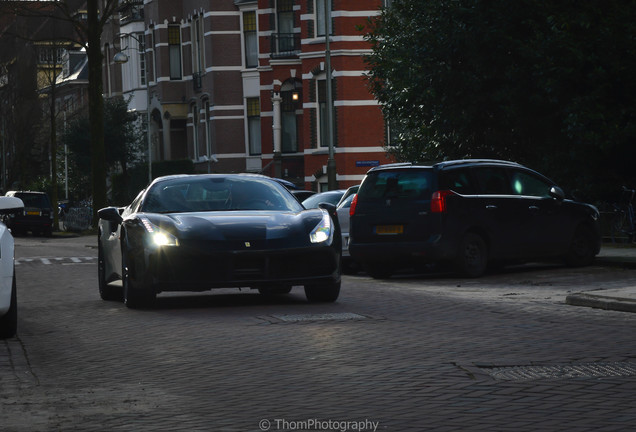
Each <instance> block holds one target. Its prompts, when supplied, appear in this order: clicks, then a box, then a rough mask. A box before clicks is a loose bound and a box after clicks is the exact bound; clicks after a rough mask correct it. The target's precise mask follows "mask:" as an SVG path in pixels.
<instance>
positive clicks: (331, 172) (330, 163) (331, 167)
mask: <svg viewBox="0 0 636 432" xmlns="http://www.w3.org/2000/svg"><path fill="white" fill-rule="evenodd" d="M324 3H325V80H326V83H325V84H326V86H325V93H327V94H326V95H325V96H326V98H325V102H326V103H327V122H326V123H327V124H326V129H327V143H328V144H329V157H328V158H327V187H328V189H329V190H334V189H336V188H337V187H338V186H337V184H336V159H335V158H334V146H333V139H334V138H333V129H334V128H333V94H332V89H331V49H330V47H329V39H330V36H331V34H330V31H329V27H330V26H329V23H330V22H331V10H330V9H331V8H330V6H331V0H324Z"/></svg>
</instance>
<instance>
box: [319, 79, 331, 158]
mask: <svg viewBox="0 0 636 432" xmlns="http://www.w3.org/2000/svg"><path fill="white" fill-rule="evenodd" d="M317 87H318V88H317V90H318V98H317V99H318V113H317V114H318V141H319V143H320V147H328V146H329V142H328V141H327V137H328V135H329V131H328V129H327V81H326V80H324V79H323V80H319V81H318V86H317ZM332 127H333V125H332Z"/></svg>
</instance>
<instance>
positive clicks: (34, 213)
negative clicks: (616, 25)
mask: <svg viewBox="0 0 636 432" xmlns="http://www.w3.org/2000/svg"><path fill="white" fill-rule="evenodd" d="M26 214H28V215H29V216H40V212H39V211H28V212H26Z"/></svg>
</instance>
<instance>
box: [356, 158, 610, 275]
mask: <svg viewBox="0 0 636 432" xmlns="http://www.w3.org/2000/svg"><path fill="white" fill-rule="evenodd" d="M350 215H351V220H350V230H349V232H350V239H349V253H350V254H351V256H352V257H353V258H354V259H355V260H356V261H358V262H360V263H361V264H363V266H364V267H365V268H366V270H367V271H368V273H369V274H371V275H372V276H374V277H387V276H390V275H391V274H392V273H393V272H395V271H396V270H397V269H399V268H402V267H406V266H413V265H415V266H417V265H419V264H421V263H430V262H443V261H448V262H451V263H453V264H454V265H455V268H456V270H457V271H458V272H459V273H461V274H463V275H465V276H469V277H475V276H479V275H481V274H482V273H483V272H484V271H485V270H486V267H487V265H488V264H489V263H499V264H505V263H508V262H519V261H521V262H523V261H528V260H531V259H547V258H562V259H564V260H565V261H566V262H567V263H568V264H570V265H573V266H580V265H587V264H590V263H591V262H592V260H593V259H594V257H595V256H596V255H597V254H598V252H599V250H600V244H601V236H600V228H599V212H598V210H597V209H596V208H595V207H594V206H592V205H589V204H584V203H580V202H575V201H573V200H570V199H566V197H565V194H564V192H563V190H562V189H561V188H559V187H558V186H557V185H556V184H555V183H554V182H553V181H551V180H550V179H548V178H547V177H544V176H543V175H541V174H539V173H537V172H535V171H533V170H531V169H528V168H526V167H524V166H522V165H519V164H516V163H513V162H505V161H495V160H458V161H449V162H442V163H437V164H434V165H430V166H423V165H412V164H392V165H385V166H380V167H376V168H373V169H371V170H370V171H369V172H368V173H367V175H366V177H365V179H364V181H363V182H362V185H361V186H360V190H359V191H358V194H357V195H356V197H355V198H354V201H353V203H352V205H351V211H350Z"/></svg>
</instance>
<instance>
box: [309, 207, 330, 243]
mask: <svg viewBox="0 0 636 432" xmlns="http://www.w3.org/2000/svg"><path fill="white" fill-rule="evenodd" d="M332 235H333V229H332V227H331V218H330V217H329V214H328V213H326V212H323V214H322V220H321V221H320V223H319V224H318V225H316V227H315V228H314V229H313V230H312V231H311V233H309V240H310V241H311V242H312V243H323V242H326V241H327V240H329V239H331V237H332Z"/></svg>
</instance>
